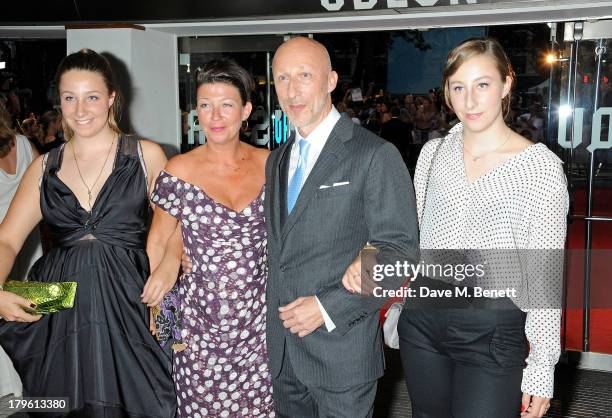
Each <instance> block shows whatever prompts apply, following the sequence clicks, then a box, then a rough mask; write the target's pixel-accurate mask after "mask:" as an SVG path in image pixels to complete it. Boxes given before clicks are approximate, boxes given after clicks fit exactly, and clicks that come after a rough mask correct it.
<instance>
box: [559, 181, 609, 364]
mask: <svg viewBox="0 0 612 418" xmlns="http://www.w3.org/2000/svg"><path fill="white" fill-rule="evenodd" d="M574 198H575V202H574V205H575V207H574V213H575V214H577V215H584V214H585V212H586V209H585V208H586V193H585V190H583V189H582V190H580V189H579V190H577V191H576V192H575V196H574ZM593 203H594V215H596V216H612V189H604V188H600V189H598V190H595V191H594V193H593ZM592 225H593V227H592V228H593V229H592V231H593V232H592V234H593V249H594V250H608V251H606V252H605V253H604V252H602V251H600V252H598V251H594V252H593V258H592V269H591V304H592V306H593V309H591V310H590V314H591V320H590V333H589V337H590V338H589V343H590V351H593V352H598V353H607V354H612V274H610V272H612V257H610V254H612V222H603V221H600V222H597V221H595V222H593V223H592ZM585 233H586V230H585V222H584V221H582V220H574V221H573V222H572V223H571V224H570V227H569V232H568V248H570V249H584V248H585ZM606 253H607V254H606ZM606 255H607V256H606ZM567 272H568V274H567V296H568V306H569V307H570V309H567V310H566V312H565V315H564V319H565V322H564V329H563V330H562V333H563V335H564V344H565V348H567V349H569V350H578V351H581V350H582V309H581V308H580V306H582V303H581V302H582V298H583V284H584V263H583V254H576V255H575V256H574V257H573V258H572V259H570V260H568V267H567ZM576 308H577V309H576Z"/></svg>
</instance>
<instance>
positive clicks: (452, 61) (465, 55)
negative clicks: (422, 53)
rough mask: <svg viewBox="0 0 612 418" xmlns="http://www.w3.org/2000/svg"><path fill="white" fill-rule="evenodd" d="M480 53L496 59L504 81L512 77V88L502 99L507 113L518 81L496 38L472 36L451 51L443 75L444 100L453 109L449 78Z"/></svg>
mask: <svg viewBox="0 0 612 418" xmlns="http://www.w3.org/2000/svg"><path fill="white" fill-rule="evenodd" d="M478 55H488V56H490V57H491V58H493V61H495V66H496V67H497V70H498V71H499V75H500V76H501V80H502V82H505V81H506V77H510V80H511V85H510V90H509V91H508V94H507V95H506V97H504V98H503V99H502V111H503V113H504V115H506V114H507V113H508V112H509V111H510V100H511V99H512V87H514V83H515V81H516V76H515V74H514V70H513V69H512V64H511V63H510V60H509V59H508V56H507V55H506V52H505V51H504V48H503V47H502V46H501V44H500V43H499V42H498V41H497V40H496V39H494V38H472V39H468V40H466V41H463V42H462V43H461V44H459V45H458V46H456V47H455V48H454V49H453V50H452V51H451V52H449V54H448V57H447V59H446V64H445V66H444V72H443V76H442V88H443V89H444V101H445V103H446V105H447V106H448V107H449V108H450V109H453V106H452V105H451V102H450V91H449V86H448V79H449V78H450V77H451V76H452V75H453V74H455V73H456V72H457V70H458V69H459V67H461V65H462V64H463V63H464V62H466V61H467V60H469V59H470V58H473V57H475V56H478Z"/></svg>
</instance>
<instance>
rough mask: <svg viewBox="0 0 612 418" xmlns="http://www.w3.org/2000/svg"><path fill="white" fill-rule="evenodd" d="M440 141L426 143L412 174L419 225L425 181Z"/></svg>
mask: <svg viewBox="0 0 612 418" xmlns="http://www.w3.org/2000/svg"><path fill="white" fill-rule="evenodd" d="M440 141H442V138H436V139H432V140H431V141H429V142H427V143H426V144H425V145H424V146H423V149H422V150H421V153H420V154H419V159H418V160H417V164H416V169H415V172H414V192H415V195H416V207H417V216H418V220H419V225H421V217H422V215H423V205H424V204H425V189H426V188H427V179H428V177H429V171H430V167H431V163H432V160H433V157H434V154H435V153H436V150H437V149H438V145H439V144H440Z"/></svg>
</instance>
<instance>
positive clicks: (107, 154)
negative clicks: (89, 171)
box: [69, 135, 116, 211]
mask: <svg viewBox="0 0 612 418" xmlns="http://www.w3.org/2000/svg"><path fill="white" fill-rule="evenodd" d="M115 138H116V136H115V135H113V141H112V142H111V145H110V147H109V148H108V152H107V153H106V158H105V159H104V164H102V168H101V169H100V172H99V173H98V177H96V180H95V181H94V182H93V184H92V185H91V187H89V185H88V184H87V182H86V181H85V179H84V178H83V174H81V169H80V168H79V160H78V158H77V154H76V150H75V149H74V145H73V144H72V141H69V144H70V149H72V155H73V156H74V163H75V164H76V168H77V171H78V173H79V177H80V178H81V182H82V183H83V185H84V186H85V188H86V189H87V202H88V203H89V211H91V210H92V209H93V208H92V198H93V195H92V192H93V189H94V187H96V184H97V183H98V180H100V176H102V172H103V171H104V167H106V163H107V162H108V157H109V156H110V154H111V151H112V149H113V145H115Z"/></svg>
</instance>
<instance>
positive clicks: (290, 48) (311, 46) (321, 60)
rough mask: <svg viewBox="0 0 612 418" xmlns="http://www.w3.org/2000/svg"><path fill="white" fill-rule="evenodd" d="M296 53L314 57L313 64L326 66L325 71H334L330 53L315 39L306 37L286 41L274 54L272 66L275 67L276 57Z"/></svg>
mask: <svg viewBox="0 0 612 418" xmlns="http://www.w3.org/2000/svg"><path fill="white" fill-rule="evenodd" d="M296 51H299V52H302V53H308V54H310V55H312V57H313V58H314V61H313V63H317V64H321V65H323V66H325V70H327V71H331V70H332V65H331V58H330V57H329V52H327V49H326V48H325V47H324V46H323V44H322V43H321V42H318V41H315V40H314V39H310V38H306V37H304V36H297V37H295V38H291V39H289V40H288V41H285V42H284V43H283V44H282V45H281V46H279V47H278V49H277V50H276V52H275V53H274V59H273V61H272V66H274V60H276V57H278V56H279V55H280V54H289V55H292V54H294V53H295V52H296Z"/></svg>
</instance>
